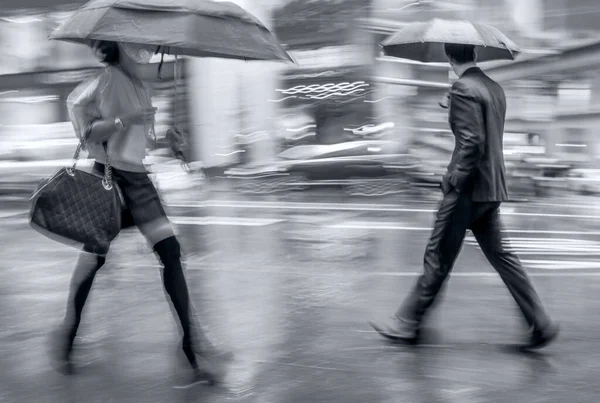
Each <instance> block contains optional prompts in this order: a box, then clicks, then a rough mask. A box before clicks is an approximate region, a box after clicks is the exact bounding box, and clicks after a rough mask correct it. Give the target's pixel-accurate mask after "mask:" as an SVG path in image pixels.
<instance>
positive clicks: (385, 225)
mask: <svg viewBox="0 0 600 403" xmlns="http://www.w3.org/2000/svg"><path fill="white" fill-rule="evenodd" d="M327 228H338V229H376V230H397V231H424V232H431V231H432V230H433V228H431V227H408V226H406V225H403V224H402V223H399V222H397V223H395V222H373V221H346V222H343V223H339V224H332V225H328V226H327ZM504 232H512V233H521V234H549V235H550V234H554V235H600V231H558V230H556V231H554V230H537V229H532V230H529V229H518V228H511V229H507V230H504Z"/></svg>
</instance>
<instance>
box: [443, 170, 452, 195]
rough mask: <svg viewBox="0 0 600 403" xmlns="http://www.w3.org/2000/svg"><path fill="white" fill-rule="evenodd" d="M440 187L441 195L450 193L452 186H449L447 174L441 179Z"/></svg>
mask: <svg viewBox="0 0 600 403" xmlns="http://www.w3.org/2000/svg"><path fill="white" fill-rule="evenodd" d="M440 187H441V188H442V193H443V194H444V195H447V194H448V193H450V191H452V185H451V184H450V179H449V174H448V173H446V174H445V175H444V176H443V177H442V183H441V184H440Z"/></svg>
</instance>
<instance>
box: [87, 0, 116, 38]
mask: <svg viewBox="0 0 600 403" xmlns="http://www.w3.org/2000/svg"><path fill="white" fill-rule="evenodd" d="M116 1H117V0H115V3H116ZM99 8H101V7H98V8H96V9H95V10H98V9H99ZM109 10H110V7H106V10H104V13H102V15H101V16H100V18H98V20H97V21H96V23H95V24H94V26H93V27H92V29H91V30H90V33H93V32H94V31H95V30H96V27H97V26H98V24H99V23H100V21H102V18H104V17H105V16H106V14H107V13H108V11H109ZM90 39H91V38H90ZM94 40H98V39H94Z"/></svg>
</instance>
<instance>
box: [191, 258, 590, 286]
mask: <svg viewBox="0 0 600 403" xmlns="http://www.w3.org/2000/svg"><path fill="white" fill-rule="evenodd" d="M580 263H581V262H580ZM592 264H593V262H592ZM579 269H581V268H579ZM590 269H591V270H596V269H597V268H593V267H591V268H590ZM187 270H198V271H218V272H223V273H228V272H231V273H262V274H282V275H296V276H307V275H311V276H320V277H339V276H340V270H332V271H327V270H299V269H297V268H296V269H294V270H290V268H289V267H270V268H261V269H237V268H236V269H231V268H229V269H224V268H221V267H205V266H195V265H194V262H193V261H191V262H189V263H188V267H187ZM344 273H346V274H351V275H361V276H366V277H368V276H375V277H411V278H412V277H418V276H420V275H422V274H423V272H419V271H406V272H368V271H356V270H344ZM527 275H528V276H530V277H600V271H581V272H570V271H568V270H567V271H548V272H534V273H527ZM450 277H457V278H490V277H491V278H497V279H498V281H502V280H501V279H500V276H499V275H498V273H496V272H493V271H490V272H453V273H450Z"/></svg>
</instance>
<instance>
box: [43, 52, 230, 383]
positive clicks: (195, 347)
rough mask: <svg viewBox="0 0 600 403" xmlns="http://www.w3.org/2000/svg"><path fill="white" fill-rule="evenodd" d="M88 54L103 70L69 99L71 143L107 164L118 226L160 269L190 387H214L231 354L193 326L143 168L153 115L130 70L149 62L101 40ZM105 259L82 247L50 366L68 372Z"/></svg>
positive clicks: (99, 166) (177, 256)
mask: <svg viewBox="0 0 600 403" xmlns="http://www.w3.org/2000/svg"><path fill="white" fill-rule="evenodd" d="M93 49H94V51H95V52H96V55H97V56H98V57H99V59H100V60H101V61H102V62H103V63H104V64H105V68H104V69H103V70H102V71H101V73H100V74H98V75H97V76H96V77H94V78H93V79H90V80H88V81H86V82H84V83H82V84H80V85H79V86H78V87H77V88H76V89H75V91H73V93H71V95H70V96H69V99H68V104H69V114H70V118H71V120H72V122H73V126H74V127H75V131H76V133H77V135H78V137H79V138H80V139H82V140H85V146H86V148H87V150H88V152H89V156H90V158H93V159H95V165H94V170H95V171H96V172H98V173H99V174H103V173H104V169H105V166H106V163H107V158H108V162H110V165H111V166H112V171H113V178H114V181H115V182H116V183H117V184H118V185H119V188H120V190H121V192H122V195H123V200H124V202H125V207H126V208H125V211H124V213H123V224H122V228H129V227H132V226H136V227H137V228H138V229H139V230H140V231H141V233H142V234H143V235H144V237H145V238H146V240H147V241H148V242H149V244H150V245H153V250H154V252H155V254H156V255H157V257H158V258H159V260H160V262H161V263H162V266H163V268H164V269H163V270H164V276H163V285H164V288H165V291H166V292H167V294H168V295H169V297H170V299H171V302H172V304H173V307H174V309H175V311H176V313H177V316H178V318H179V323H180V324H181V329H182V331H183V340H182V349H183V351H184V353H185V355H186V357H187V359H188V360H189V363H190V365H191V366H192V368H193V370H194V381H209V382H217V381H219V380H220V379H221V378H222V376H223V375H224V368H225V364H226V363H227V361H229V360H230V359H231V356H230V355H229V354H224V353H220V352H218V351H217V350H216V349H215V348H214V347H213V346H212V345H211V344H210V342H209V341H208V340H207V339H206V338H205V337H204V335H203V333H202V330H201V329H200V327H199V326H197V325H196V323H195V318H194V315H193V313H192V309H191V303H190V297H189V293H188V287H187V283H186V279H185V276H184V273H183V268H182V263H181V249H180V244H179V242H178V240H177V238H176V237H175V234H174V232H173V229H172V226H171V224H170V222H169V220H168V218H167V216H166V213H165V210H164V208H163V205H162V203H161V201H160V198H159V195H158V193H157V191H156V189H155V187H154V185H153V183H152V182H151V180H150V178H149V177H148V173H147V171H146V168H145V166H144V164H143V160H144V158H145V157H146V144H147V143H146V142H147V135H148V133H149V132H150V131H152V130H153V127H154V116H155V113H156V109H155V108H153V106H152V100H151V96H150V91H149V88H148V87H147V86H146V85H145V84H144V83H143V82H142V81H141V80H140V78H139V72H138V70H139V67H140V65H143V64H147V63H149V62H150V59H151V58H152V51H151V50H149V49H148V48H146V47H144V46H141V45H131V44H122V43H115V42H107V41H97V42H95V43H94V45H93ZM105 259H106V257H105V256H100V255H96V254H93V253H91V249H90V248H89V247H85V246H84V248H83V250H82V252H81V254H80V257H79V260H78V262H77V265H76V267H75V271H74V273H73V277H72V279H71V285H70V292H69V297H68V302H67V310H66V315H65V318H64V321H63V324H62V326H61V327H60V329H59V331H58V332H57V335H56V337H55V339H54V348H53V352H52V355H53V361H54V364H56V365H55V366H56V368H57V369H59V370H60V371H62V372H65V373H71V372H72V363H71V352H72V350H73V344H74V340H75V336H76V334H77V329H78V327H79V324H80V322H81V315H82V311H83V308H84V305H85V302H86V299H87V297H88V294H89V292H90V289H91V288H92V284H93V281H94V277H95V275H96V273H97V272H98V270H100V268H101V267H102V266H103V265H104V263H105Z"/></svg>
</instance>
